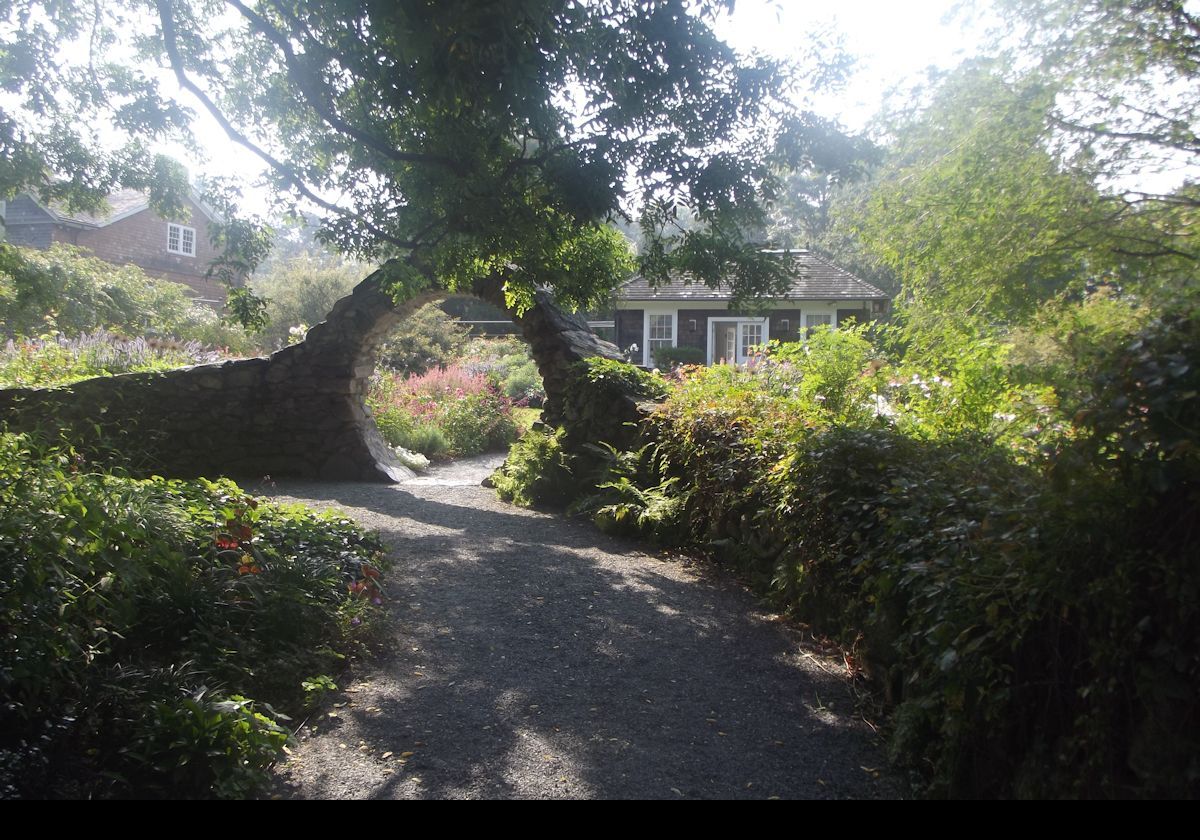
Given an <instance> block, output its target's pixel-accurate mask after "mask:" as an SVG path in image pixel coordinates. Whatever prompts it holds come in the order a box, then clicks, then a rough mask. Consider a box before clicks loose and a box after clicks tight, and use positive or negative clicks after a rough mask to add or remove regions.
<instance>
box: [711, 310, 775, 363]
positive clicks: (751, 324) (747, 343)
mask: <svg viewBox="0 0 1200 840" xmlns="http://www.w3.org/2000/svg"><path fill="white" fill-rule="evenodd" d="M710 323H711V328H710V335H709V358H708V360H709V362H710V363H712V364H721V363H724V364H738V365H744V364H746V362H748V361H749V360H750V357H751V355H752V354H753V352H754V350H755V348H757V347H758V346H759V345H761V344H766V342H767V324H766V319H765V318H757V319H752V320H751V319H735V318H713V319H712V320H711V322H710Z"/></svg>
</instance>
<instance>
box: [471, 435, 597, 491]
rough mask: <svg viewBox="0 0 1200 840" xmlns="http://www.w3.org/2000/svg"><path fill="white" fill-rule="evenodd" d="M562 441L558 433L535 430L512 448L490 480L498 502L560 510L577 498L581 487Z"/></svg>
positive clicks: (561, 436)
mask: <svg viewBox="0 0 1200 840" xmlns="http://www.w3.org/2000/svg"><path fill="white" fill-rule="evenodd" d="M562 439H563V433H562V431H561V430H559V431H557V432H555V431H552V430H550V429H548V428H546V427H544V426H534V427H533V428H532V429H530V430H529V431H528V432H527V433H526V434H524V435H523V436H522V437H521V439H520V440H518V441H517V442H516V443H515V444H513V446H512V448H511V449H510V450H509V453H508V458H507V459H506V460H505V462H504V464H503V466H501V467H500V468H499V469H498V470H496V471H495V472H494V473H492V476H491V481H492V485H493V486H494V487H495V488H496V493H497V494H498V495H499V496H500V498H501V499H504V500H505V501H507V502H512V503H513V504H516V505H521V506H522V507H550V508H562V507H565V506H566V504H567V503H568V502H569V501H570V500H571V499H573V498H574V497H575V496H576V495H578V493H579V491H580V484H579V482H578V481H577V480H576V478H575V474H574V470H573V467H572V464H571V462H572V458H571V456H569V455H568V454H566V453H565V452H564V451H563V446H562Z"/></svg>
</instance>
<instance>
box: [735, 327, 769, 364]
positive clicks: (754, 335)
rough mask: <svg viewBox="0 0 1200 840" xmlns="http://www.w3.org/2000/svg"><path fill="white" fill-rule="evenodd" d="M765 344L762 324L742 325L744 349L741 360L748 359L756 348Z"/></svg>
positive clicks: (740, 356) (740, 354)
mask: <svg viewBox="0 0 1200 840" xmlns="http://www.w3.org/2000/svg"><path fill="white" fill-rule="evenodd" d="M762 343H763V325H762V324H742V348H741V353H739V354H738V358H739V359H748V358H750V354H751V353H753V352H754V348H756V347H758V346H759V345H760V344H762Z"/></svg>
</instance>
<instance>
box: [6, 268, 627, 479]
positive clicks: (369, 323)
mask: <svg viewBox="0 0 1200 840" xmlns="http://www.w3.org/2000/svg"><path fill="white" fill-rule="evenodd" d="M383 277H384V272H382V271H377V272H375V273H374V274H372V275H370V276H369V277H367V278H366V279H365V280H363V281H362V282H361V283H359V285H358V286H356V287H355V289H354V291H353V292H352V293H351V294H350V295H348V296H346V297H344V298H342V299H341V300H340V301H338V302H337V304H335V305H334V307H333V310H332V311H331V312H330V313H329V316H328V318H327V319H326V320H325V321H322V322H321V323H320V324H317V325H316V326H314V327H313V328H312V329H310V330H309V331H308V335H307V336H306V337H305V339H304V341H301V342H300V343H298V344H294V345H292V346H290V347H286V348H284V349H282V350H279V351H277V352H275V353H273V354H271V355H270V356H269V357H266V358H255V359H239V360H234V361H228V362H222V363H218V364H211V365H198V366H195V367H190V368H181V369H179V370H171V371H165V372H155V373H130V374H123V375H120V376H113V377H102V378H97V379H88V380H84V381H82V382H78V383H75V384H73V385H68V386H64V387H58V388H15V389H8V390H0V423H7V425H8V428H9V430H10V431H25V430H30V431H32V430H35V429H38V428H39V427H45V428H50V429H54V428H61V429H64V430H65V431H66V432H67V435H68V439H71V440H72V441H75V440H78V441H83V442H86V443H84V446H85V448H87V447H88V443H90V444H92V447H91V448H94V446H95V445H97V444H99V445H101V446H102V445H105V444H106V443H111V444H112V445H113V446H114V447H116V448H117V449H118V450H121V449H126V448H128V449H131V450H132V451H136V452H140V453H145V461H146V463H145V465H144V467H141V468H140V471H144V472H148V473H156V474H162V475H167V476H172V477H179V478H189V477H194V476H199V475H230V476H235V477H242V478H246V477H262V476H266V475H271V476H294V477H302V478H316V479H322V480H331V481H384V482H389V481H390V482H394V481H400V480H402V479H404V478H406V477H408V476H411V472H409V471H408V470H407V469H406V468H405V467H404V466H403V465H402V464H400V462H399V461H398V460H397V459H396V457H395V455H394V454H393V452H392V449H391V447H390V446H388V444H387V443H386V442H384V440H383V438H382V436H381V435H380V433H379V429H378V428H377V427H376V425H375V421H374V419H373V418H372V417H371V414H370V411H369V410H368V409H367V408H366V406H365V405H364V404H363V398H364V397H365V395H366V393H367V388H368V385H369V379H370V377H371V374H372V373H373V372H374V370H375V364H376V360H377V359H378V356H379V349H380V345H381V344H382V343H383V341H384V339H385V338H386V337H387V335H388V333H389V332H390V331H391V330H392V328H393V327H395V326H396V324H397V323H399V322H400V321H401V320H402V319H403V318H404V317H406V316H407V315H408V314H410V313H411V312H413V311H414V310H415V309H417V308H418V307H420V306H422V305H424V304H425V303H428V302H430V301H434V300H439V299H441V298H442V297H444V296H445V295H446V293H445V292H430V293H426V294H423V295H420V296H418V297H415V298H413V299H411V300H408V301H405V302H404V303H403V304H401V305H397V304H396V303H395V302H394V301H393V299H392V297H391V295H390V294H389V293H388V292H387V291H386V289H384V288H383ZM476 294H478V295H479V296H480V297H482V298H484V299H485V300H488V301H489V302H491V303H495V304H497V305H500V306H501V307H503V303H504V301H503V291H502V289H501V287H500V285H499V284H498V283H492V284H488V285H481V287H480V288H479V289H477V290H476ZM513 320H514V321H515V322H516V323H517V325H518V326H519V327H520V329H521V333H522V335H523V336H524V338H525V340H526V341H527V342H528V343H529V346H530V350H531V352H532V354H533V357H534V360H535V361H536V363H537V366H538V371H539V372H540V373H541V375H542V379H543V381H544V383H545V387H546V396H547V401H546V408H545V411H544V415H545V416H546V417H547V419H548V420H550V421H551V422H553V421H554V420H555V419H556V416H557V412H558V411H559V410H560V407H561V404H562V396H563V389H564V388H565V387H567V383H568V381H569V375H568V370H569V368H570V366H571V365H572V364H573V363H575V362H577V361H580V360H582V359H585V358H588V357H591V356H602V357H605V358H611V359H619V358H621V356H620V353H619V352H618V350H617V348H616V347H615V346H614V345H612V344H609V343H608V342H606V341H602V340H601V339H599V338H597V337H596V336H595V335H594V334H593V333H592V332H591V331H590V330H589V329H588V327H587V324H586V323H585V322H583V321H582V320H581V319H580V318H578V317H576V316H574V315H570V314H568V313H566V312H564V311H563V310H562V309H560V308H559V307H558V306H557V305H556V304H555V303H554V301H553V299H552V298H551V296H550V295H549V294H548V293H545V292H539V293H538V294H537V297H536V302H535V305H534V306H533V307H532V308H531V309H530V310H528V311H527V312H526V313H525V314H524V315H522V316H519V317H517V316H515V315H514V317H513Z"/></svg>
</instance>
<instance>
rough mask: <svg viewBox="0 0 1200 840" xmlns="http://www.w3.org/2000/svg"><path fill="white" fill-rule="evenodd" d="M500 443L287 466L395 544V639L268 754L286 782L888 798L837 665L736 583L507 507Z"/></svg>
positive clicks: (356, 794)
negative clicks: (412, 460)
mask: <svg viewBox="0 0 1200 840" xmlns="http://www.w3.org/2000/svg"><path fill="white" fill-rule="evenodd" d="M500 460H501V459H500V457H499V456H490V457H485V458H481V459H473V460H470V461H464V462H459V463H456V464H453V465H450V466H448V467H442V468H440V469H436V470H434V471H431V473H430V474H429V475H428V476H426V477H422V478H418V479H415V480H413V481H410V482H408V483H406V484H401V485H396V486H387V485H378V484H309V483H298V482H280V483H279V485H278V486H277V487H276V488H275V489H274V491H273V493H274V495H277V496H281V497H286V498H290V499H294V500H297V501H303V502H306V503H309V504H312V505H314V506H318V507H330V506H333V507H338V508H341V509H343V510H345V511H347V512H349V513H350V514H351V515H352V516H354V517H355V518H356V519H358V520H359V521H360V522H362V523H363V524H364V525H366V526H367V527H369V528H375V529H378V530H379V531H380V532H381V533H382V535H383V538H384V540H385V542H386V543H387V544H388V545H389V546H390V548H391V550H392V551H393V553H394V556H395V558H396V561H397V568H396V570H395V571H394V572H393V574H392V576H391V579H390V582H389V595H390V597H391V599H392V606H391V616H392V618H393V627H394V631H393V632H394V636H395V642H394V646H393V648H392V653H391V655H390V656H387V657H384V658H383V659H381V660H378V661H376V662H374V663H372V664H370V665H363V666H360V667H359V668H357V669H356V670H355V671H354V672H353V673H351V674H348V675H346V676H345V677H344V678H343V679H342V680H340V681H339V682H340V684H341V685H342V687H343V689H344V690H345V691H344V693H342V694H341V695H340V696H338V697H337V698H335V700H334V702H335V703H336V704H337V705H335V706H332V707H331V708H330V709H328V710H327V712H324V713H322V714H321V716H320V717H315V718H313V719H311V720H310V721H309V722H308V725H306V726H305V727H304V728H303V730H302V732H301V737H300V741H299V744H298V745H297V746H296V747H293V749H292V756H291V759H290V761H288V762H287V763H286V764H284V765H282V766H281V767H280V768H279V791H280V793H281V795H283V796H286V797H295V798H308V799H316V798H339V799H341V798H379V799H446V798H468V799H479V798H589V799H618V798H647V799H660V798H661V799H679V798H685V799H693V798H696V799H700V798H703V799H715V798H748V799H768V798H775V797H778V798H783V799H789V798H845V797H860V798H866V797H888V796H895V795H896V793H897V791H898V790H899V788H898V787H897V786H896V785H895V784H894V782H893V781H892V780H891V779H890V778H889V777H888V774H887V773H886V772H885V771H884V770H883V768H884V758H883V755H882V749H881V746H880V744H879V743H878V740H877V739H876V737H875V736H874V734H873V733H872V731H871V729H870V727H869V726H867V725H866V724H865V723H864V722H863V721H862V720H860V719H859V718H858V717H856V716H855V714H854V712H853V708H852V698H851V696H850V693H849V690H848V687H847V684H846V679H845V675H844V669H843V668H842V667H841V664H840V663H838V662H836V661H834V660H830V659H827V658H824V657H823V656H822V655H821V654H819V653H818V652H817V651H816V650H815V649H813V648H811V647H806V646H805V644H804V642H803V641H802V639H801V637H800V634H799V632H798V631H797V630H796V629H794V628H793V627H791V626H789V625H788V624H786V623H784V622H782V621H779V620H778V619H777V618H776V617H774V616H772V615H770V614H767V613H765V612H763V610H762V608H761V606H760V605H759V604H758V602H757V601H756V599H755V598H754V597H753V596H751V595H750V594H748V593H747V592H746V591H745V590H744V589H743V588H742V587H740V586H739V585H738V584H737V583H736V582H734V581H732V580H730V579H728V578H726V577H725V576H723V575H720V574H718V573H713V572H710V571H706V570H705V569H704V568H703V567H701V566H696V565H689V564H688V563H687V562H686V561H682V560H678V559H664V558H660V557H655V556H653V555H650V554H647V553H645V552H644V551H642V550H640V549H639V547H638V546H637V545H636V544H633V543H630V542H627V541H624V540H619V539H615V538H610V537H607V536H605V535H604V534H602V533H600V532H599V531H597V530H596V529H595V528H594V527H592V526H591V525H590V524H588V523H585V522H577V521H571V520H566V519H564V518H562V517H560V516H553V515H547V514H542V513H535V512H531V511H526V510H522V509H520V508H515V507H512V506H509V505H506V504H504V503H503V502H501V501H499V500H498V499H497V498H496V495H495V493H494V492H493V491H491V490H488V489H485V488H482V487H480V486H479V482H480V480H481V479H482V478H483V477H484V476H485V475H487V474H488V473H489V472H490V471H491V469H492V468H494V467H495V466H496V465H497V464H498V463H499V461H500Z"/></svg>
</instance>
